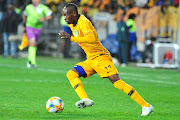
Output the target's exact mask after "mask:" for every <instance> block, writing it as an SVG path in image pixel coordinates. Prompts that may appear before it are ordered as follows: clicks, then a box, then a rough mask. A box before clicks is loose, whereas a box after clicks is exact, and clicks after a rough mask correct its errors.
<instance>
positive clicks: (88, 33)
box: [71, 21, 96, 43]
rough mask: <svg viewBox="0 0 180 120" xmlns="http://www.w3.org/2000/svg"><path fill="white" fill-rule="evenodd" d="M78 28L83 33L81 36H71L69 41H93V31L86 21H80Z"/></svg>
mask: <svg viewBox="0 0 180 120" xmlns="http://www.w3.org/2000/svg"><path fill="white" fill-rule="evenodd" d="M80 29H81V31H82V33H83V35H84V36H83V37H74V36H71V41H73V42H81V43H95V41H96V39H95V36H94V32H93V30H92V29H91V27H90V25H89V24H88V22H87V21H82V22H81V24H80Z"/></svg>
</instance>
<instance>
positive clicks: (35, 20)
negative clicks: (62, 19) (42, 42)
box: [24, 0, 52, 68]
mask: <svg viewBox="0 0 180 120" xmlns="http://www.w3.org/2000/svg"><path fill="white" fill-rule="evenodd" d="M40 2H41V0H32V4H29V5H27V6H26V8H25V11H24V15H25V17H24V23H25V25H26V35H27V38H28V41H29V48H28V53H29V56H28V61H27V67H28V68H30V67H32V68H36V67H37V65H36V50H37V42H38V39H39V37H40V35H41V32H42V25H43V22H44V21H45V20H50V19H51V18H52V16H51V14H52V11H51V10H50V9H49V8H48V7H47V6H45V5H43V4H40Z"/></svg>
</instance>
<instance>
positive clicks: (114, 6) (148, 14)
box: [0, 0, 180, 70]
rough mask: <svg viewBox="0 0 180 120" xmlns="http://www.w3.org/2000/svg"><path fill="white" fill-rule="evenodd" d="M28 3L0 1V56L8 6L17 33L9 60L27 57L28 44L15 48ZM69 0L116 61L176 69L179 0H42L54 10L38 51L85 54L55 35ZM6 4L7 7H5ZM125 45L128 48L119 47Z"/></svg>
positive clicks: (80, 56)
mask: <svg viewBox="0 0 180 120" xmlns="http://www.w3.org/2000/svg"><path fill="white" fill-rule="evenodd" d="M31 2H32V1H31V0H0V31H1V32H0V55H1V56H4V42H3V31H2V24H3V22H2V19H3V15H4V13H5V12H6V11H8V9H13V10H14V11H15V12H16V14H17V15H18V17H17V18H16V19H17V24H16V25H17V32H15V33H14V36H16V39H14V40H13V41H15V42H16V44H15V47H16V51H15V52H16V53H15V55H14V56H12V59H17V58H18V57H27V56H28V51H27V48H25V49H23V50H19V49H18V46H19V45H20V44H21V41H22V37H23V29H24V28H23V19H22V18H23V11H24V9H25V7H26V6H27V5H28V4H30V3H31ZM69 2H73V3H75V4H76V5H77V6H78V8H79V9H78V10H79V13H80V14H84V15H85V16H86V17H87V18H88V19H89V20H90V21H91V22H92V24H93V25H94V27H95V28H96V31H97V33H98V36H99V39H100V41H101V42H102V44H103V45H104V46H105V47H106V48H107V49H108V50H109V51H110V53H111V54H112V56H113V62H114V63H115V64H116V65H119V66H120V65H121V66H122V67H125V66H126V65H128V63H134V64H135V65H136V66H138V67H150V68H156V67H157V68H159V67H160V68H175V69H178V70H180V67H179V65H180V64H179V61H180V55H179V53H180V52H179V44H180V31H179V30H180V27H179V26H180V25H179V21H180V19H179V0H41V3H42V4H45V5H47V6H48V7H49V8H50V9H51V10H52V11H53V14H52V16H53V18H52V19H51V20H49V21H45V22H44V23H43V31H42V34H41V37H40V40H39V42H38V50H37V55H40V56H52V57H65V58H78V59H85V53H84V52H83V50H82V49H81V48H80V47H79V46H78V44H77V43H74V42H72V43H66V42H65V41H64V40H61V39H60V37H59V35H58V33H59V31H61V30H63V26H64V25H65V23H63V21H62V19H61V18H62V13H61V11H62V9H63V7H64V5H66V4H67V3H69ZM9 4H12V6H11V7H9V6H8V5H9ZM122 21H123V22H124V23H125V25H126V27H127V31H126V32H127V34H124V27H122V26H121V22H122ZM126 35H127V36H126ZM14 36H13V37H14ZM9 38H10V37H9ZM123 40H124V41H123ZM9 41H10V42H11V41H12V40H10V39H9ZM124 44H126V45H127V48H123V51H122V50H121V49H122V47H123V46H124ZM124 50H125V51H124ZM123 52H124V53H125V54H127V60H126V62H125V65H124V64H123V65H122V63H124V60H123V58H124V57H125V56H126V55H125V56H124V53H123ZM67 54H68V55H67ZM4 57H5V56H4Z"/></svg>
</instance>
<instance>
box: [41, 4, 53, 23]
mask: <svg viewBox="0 0 180 120" xmlns="http://www.w3.org/2000/svg"><path fill="white" fill-rule="evenodd" d="M43 11H44V13H45V17H42V18H40V19H39V21H40V22H44V21H45V20H51V19H52V10H50V9H49V8H48V7H47V6H44V7H43Z"/></svg>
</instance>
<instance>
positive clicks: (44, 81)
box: [0, 79, 173, 88]
mask: <svg viewBox="0 0 180 120" xmlns="http://www.w3.org/2000/svg"><path fill="white" fill-rule="evenodd" d="M0 81H5V82H27V83H28V82H30V83H56V84H58V83H60V84H61V83H68V84H70V83H69V80H68V79H67V80H64V81H62V80H29V79H26V80H20V79H18V80H17V79H3V80H2V79H0ZM83 84H84V85H88V84H94V85H97V84H98V85H99V84H100V85H102V82H99V81H88V80H85V81H83ZM103 84H104V85H110V84H109V81H107V82H106V83H103ZM112 85H113V84H112ZM132 85H133V86H141V87H145V86H148V85H146V84H138V83H132ZM153 86H154V87H169V88H172V87H173V86H172V85H167V84H155V85H153Z"/></svg>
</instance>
